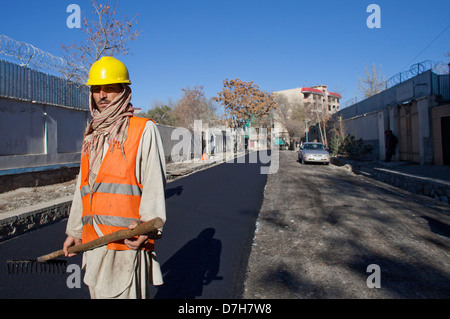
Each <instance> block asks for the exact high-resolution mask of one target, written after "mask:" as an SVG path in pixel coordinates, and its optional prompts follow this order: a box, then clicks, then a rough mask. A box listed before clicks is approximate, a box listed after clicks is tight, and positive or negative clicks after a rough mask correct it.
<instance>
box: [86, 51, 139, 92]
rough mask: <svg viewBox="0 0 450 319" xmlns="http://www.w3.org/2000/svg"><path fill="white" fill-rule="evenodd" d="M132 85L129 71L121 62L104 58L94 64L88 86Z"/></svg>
mask: <svg viewBox="0 0 450 319" xmlns="http://www.w3.org/2000/svg"><path fill="white" fill-rule="evenodd" d="M114 83H126V84H131V81H130V76H129V75H128V69H127V67H126V66H125V64H123V63H122V62H121V61H119V60H117V59H116V58H114V57H111V56H104V57H102V58H101V59H100V60H98V61H96V62H95V63H94V64H92V66H91V69H90V71H89V79H88V81H87V83H86V85H106V84H114Z"/></svg>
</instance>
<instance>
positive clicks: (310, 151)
mask: <svg viewBox="0 0 450 319" xmlns="http://www.w3.org/2000/svg"><path fill="white" fill-rule="evenodd" d="M330 160H331V156H330V153H329V152H328V151H327V149H326V148H325V146H323V144H321V143H313V142H307V143H304V144H303V145H302V146H301V147H300V151H298V161H299V162H300V163H302V164H305V163H307V162H315V163H325V164H327V165H328V164H330Z"/></svg>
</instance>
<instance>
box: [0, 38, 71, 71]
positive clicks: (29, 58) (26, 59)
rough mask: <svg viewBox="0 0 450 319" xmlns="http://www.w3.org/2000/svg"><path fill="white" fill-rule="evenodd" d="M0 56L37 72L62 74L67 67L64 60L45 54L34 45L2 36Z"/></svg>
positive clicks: (0, 39)
mask: <svg viewBox="0 0 450 319" xmlns="http://www.w3.org/2000/svg"><path fill="white" fill-rule="evenodd" d="M0 56H3V57H6V58H8V60H10V62H15V63H18V64H19V65H20V66H23V67H28V68H31V69H35V70H42V71H46V72H50V73H54V74H60V72H61V69H62V68H63V67H64V66H65V65H66V61H65V60H64V59H63V58H60V57H57V56H54V55H53V54H51V53H49V52H45V51H43V50H41V49H39V48H37V47H35V46H34V45H32V44H29V43H26V42H22V41H17V40H14V39H12V38H11V37H9V36H7V35H4V34H0Z"/></svg>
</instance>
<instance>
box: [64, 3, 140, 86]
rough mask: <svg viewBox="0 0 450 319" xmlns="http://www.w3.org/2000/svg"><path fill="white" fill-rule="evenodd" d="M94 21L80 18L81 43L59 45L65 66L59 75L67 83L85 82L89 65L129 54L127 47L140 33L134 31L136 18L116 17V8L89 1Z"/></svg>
mask: <svg viewBox="0 0 450 319" xmlns="http://www.w3.org/2000/svg"><path fill="white" fill-rule="evenodd" d="M91 3H92V7H93V11H92V12H93V14H94V16H95V18H96V19H95V20H88V19H87V18H86V17H84V19H83V23H82V28H81V31H82V32H83V33H84V34H85V35H86V40H85V41H84V42H82V43H80V44H70V45H66V44H63V45H62V49H63V51H64V55H63V57H64V59H65V61H66V65H65V66H64V67H63V68H62V70H61V74H62V75H63V76H64V77H65V78H66V79H68V80H70V81H73V82H77V83H86V80H87V77H88V74H89V69H90V67H91V65H92V64H93V63H94V62H95V61H97V60H99V59H100V58H101V57H103V56H120V55H128V54H129V48H128V44H129V42H130V41H134V40H136V39H137V38H138V37H139V35H140V32H139V31H137V30H134V28H133V26H134V25H135V24H137V20H136V17H134V18H132V19H128V18H127V17H126V16H124V17H123V18H122V19H120V18H117V17H116V15H117V7H116V6H114V7H112V6H110V5H105V4H98V3H97V2H96V1H95V0H91Z"/></svg>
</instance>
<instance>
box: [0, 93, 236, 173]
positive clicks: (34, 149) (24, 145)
mask: <svg viewBox="0 0 450 319" xmlns="http://www.w3.org/2000/svg"><path fill="white" fill-rule="evenodd" d="M89 115H90V114H89V112H88V111H87V110H80V109H74V108H67V107H61V106H53V105H44V104H39V103H32V102H29V101H22V100H18V99H11V98H4V97H0V176H4V175H14V174H22V173H31V172H38V171H48V170H55V169H59V168H61V167H79V163H80V156H81V153H80V151H81V148H82V143H83V132H84V129H85V127H86V124H87V123H88V121H89ZM157 127H158V130H159V132H160V135H161V139H162V142H163V148H164V152H165V156H166V161H167V162H170V161H173V160H190V159H192V158H194V156H195V157H196V158H199V159H201V156H202V153H203V152H205V153H211V152H212V151H213V150H214V151H216V152H218V151H222V150H223V149H224V147H225V145H226V143H224V138H223V137H225V136H226V134H225V133H224V132H223V130H222V129H214V128H207V127H200V126H199V127H198V128H197V132H198V133H195V134H191V132H189V130H187V129H185V128H179V127H172V126H164V125H159V124H157ZM202 132H203V134H202ZM211 136H214V137H213V138H211ZM202 138H203V139H204V140H203V141H202ZM230 145H232V144H231V143H228V146H230ZM202 147H203V148H202ZM195 152H197V154H195ZM173 155H175V159H173V158H172V156H173Z"/></svg>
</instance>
